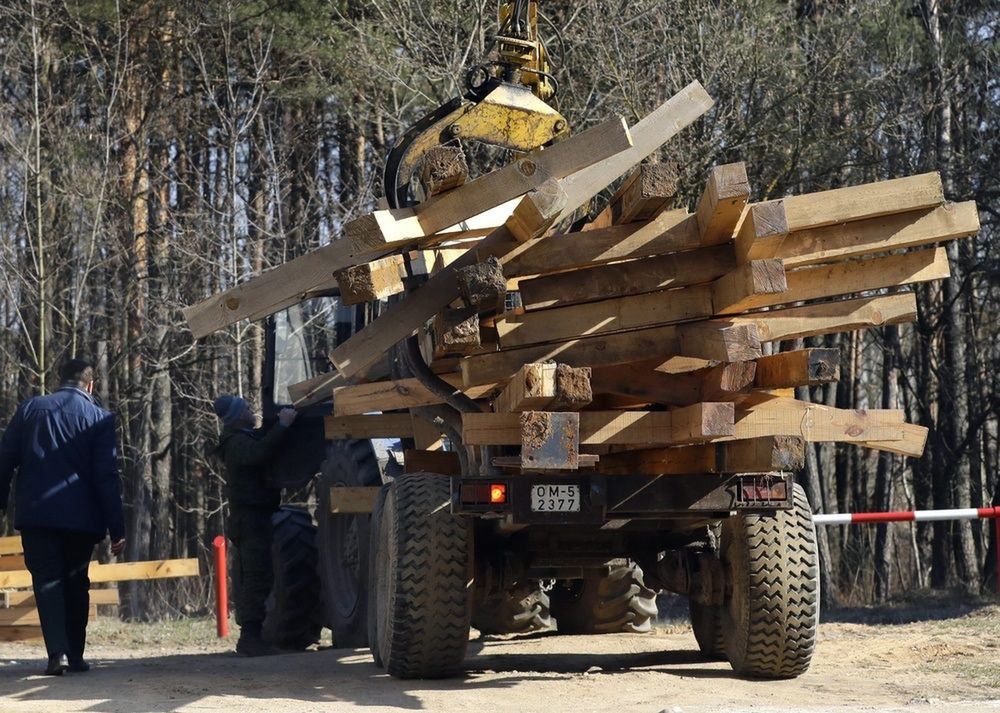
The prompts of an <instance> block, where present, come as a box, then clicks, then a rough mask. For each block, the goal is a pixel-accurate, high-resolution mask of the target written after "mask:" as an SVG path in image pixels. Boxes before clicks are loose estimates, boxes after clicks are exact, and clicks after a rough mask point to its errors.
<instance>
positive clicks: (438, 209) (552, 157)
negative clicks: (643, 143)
mask: <svg viewBox="0 0 1000 713" xmlns="http://www.w3.org/2000/svg"><path fill="white" fill-rule="evenodd" d="M631 146H632V142H631V139H630V136H629V131H628V128H627V126H626V125H625V121H624V119H622V118H621V117H615V118H613V119H609V120H608V121H605V122H604V123H602V124H599V125H598V126H595V127H593V128H591V129H588V130H587V131H584V132H582V133H579V134H577V135H575V136H572V137H570V138H569V139H566V140H565V141H560V142H558V143H555V144H553V145H552V146H549V147H546V148H545V149H544V150H538V151H534V152H532V153H530V154H528V155H526V156H523V157H521V158H519V159H517V160H515V161H514V162H512V163H510V164H508V165H506V166H504V167H503V168H501V169H498V170H496V171H492V172H491V173H487V174H485V175H483V176H480V177H479V178H477V179H476V180H474V181H472V182H470V183H467V184H465V185H464V186H461V187H460V188H456V189H454V190H451V191H448V192H447V193H442V194H440V195H438V196H434V197H432V198H430V199H428V200H426V201H424V202H423V203H420V204H419V205H416V206H414V207H412V208H398V209H393V210H380V211H376V212H374V213H370V214H368V215H364V216H361V217H360V218H356V219H355V220H352V221H351V222H349V223H348V224H347V225H345V226H344V235H345V237H346V238H347V239H348V240H349V241H350V243H351V245H352V246H353V249H354V251H355V252H356V253H357V254H359V255H363V254H366V253H372V252H376V253H379V252H385V251H386V250H391V249H394V248H398V247H401V246H404V245H409V244H412V243H415V242H418V241H420V240H421V239H422V238H424V237H426V236H428V235H433V234H434V233H437V232H438V231H441V230H444V229H445V228H447V227H448V226H450V225H455V224H456V223H460V222H461V221H463V220H466V219H468V218H471V217H473V216H475V215H477V214H479V213H482V212H484V211H487V210H489V209H491V208H493V207H495V206H497V205H498V204H501V203H504V202H506V201H508V200H511V199H513V198H516V197H518V196H520V195H523V194H525V193H528V192H529V191H534V190H536V189H537V188H538V187H539V186H541V185H542V184H543V183H545V182H546V181H547V180H550V179H553V178H556V179H559V178H564V177H566V176H569V175H570V174H573V173H576V172H577V171H580V170H581V169H584V168H586V167H587V166H589V165H591V164H593V163H595V162H600V161H604V160H607V159H609V158H611V157H612V156H614V155H615V154H618V153H620V152H622V151H625V150H627V149H628V148H630V147H631ZM553 217H554V216H553ZM508 220H509V219H508ZM514 222H515V224H516V223H517V220H515V221H514Z"/></svg>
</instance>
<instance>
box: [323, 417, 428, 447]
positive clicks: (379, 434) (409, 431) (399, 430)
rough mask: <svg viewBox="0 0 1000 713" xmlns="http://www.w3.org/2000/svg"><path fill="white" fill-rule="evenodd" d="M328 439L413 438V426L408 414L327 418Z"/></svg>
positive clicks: (325, 424)
mask: <svg viewBox="0 0 1000 713" xmlns="http://www.w3.org/2000/svg"><path fill="white" fill-rule="evenodd" d="M324 427H325V432H326V439H327V440H328V441H339V440H343V439H347V438H413V424H411V423H410V414H408V413H383V414H374V415H365V416H326V417H325V419H324Z"/></svg>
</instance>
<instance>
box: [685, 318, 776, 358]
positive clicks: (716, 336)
mask: <svg viewBox="0 0 1000 713" xmlns="http://www.w3.org/2000/svg"><path fill="white" fill-rule="evenodd" d="M677 337H678V340H679V348H678V353H679V354H682V355H684V356H689V357H697V358H699V359H709V360H711V361H748V360H750V359H757V358H758V357H760V356H761V350H760V337H759V335H758V334H757V329H756V327H753V326H752V325H722V324H719V323H716V322H693V323H691V324H682V325H680V326H679V327H677Z"/></svg>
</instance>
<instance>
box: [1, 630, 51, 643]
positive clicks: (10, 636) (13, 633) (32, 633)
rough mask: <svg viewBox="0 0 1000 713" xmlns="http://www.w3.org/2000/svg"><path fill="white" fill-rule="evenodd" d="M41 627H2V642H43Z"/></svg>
mask: <svg viewBox="0 0 1000 713" xmlns="http://www.w3.org/2000/svg"><path fill="white" fill-rule="evenodd" d="M41 640H42V627H40V626H0V641H41Z"/></svg>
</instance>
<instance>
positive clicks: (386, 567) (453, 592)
mask: <svg viewBox="0 0 1000 713" xmlns="http://www.w3.org/2000/svg"><path fill="white" fill-rule="evenodd" d="M450 501H451V487H450V484H449V478H447V477H446V476H441V475H433V474H430V473H413V474H408V475H404V476H401V477H399V478H396V479H395V480H393V482H392V483H391V484H390V485H389V486H388V488H387V490H386V492H385V497H384V501H383V503H382V512H381V517H380V524H379V528H378V536H379V542H378V545H377V547H376V548H375V557H376V562H375V564H374V569H373V572H374V575H375V582H374V583H373V584H374V586H373V588H372V589H373V592H375V600H376V601H375V606H376V607H377V612H376V614H377V616H376V622H375V634H376V642H375V643H374V644H373V646H372V648H373V651H374V653H375V656H376V658H377V659H381V660H382V663H383V665H384V667H385V669H386V670H387V671H388V672H389V674H391V675H392V676H395V677H397V678H445V677H448V676H454V675H456V674H458V673H460V672H461V671H462V668H463V662H464V660H465V652H466V649H467V648H468V645H469V622H470V616H471V610H472V586H471V584H472V572H473V567H472V533H471V527H470V526H469V524H468V523H467V522H465V521H463V520H462V519H460V518H457V517H455V516H454V515H452V514H451V510H450V507H449V505H450Z"/></svg>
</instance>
